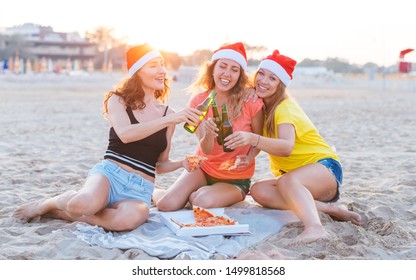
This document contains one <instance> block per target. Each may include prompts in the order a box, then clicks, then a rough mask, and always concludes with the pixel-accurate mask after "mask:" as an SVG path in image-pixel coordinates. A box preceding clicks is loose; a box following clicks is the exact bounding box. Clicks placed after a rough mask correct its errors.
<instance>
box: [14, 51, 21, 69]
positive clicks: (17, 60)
mask: <svg viewBox="0 0 416 280" xmlns="http://www.w3.org/2000/svg"><path fill="white" fill-rule="evenodd" d="M14 72H15V73H19V72H20V58H19V56H18V55H16V56H15V57H14Z"/></svg>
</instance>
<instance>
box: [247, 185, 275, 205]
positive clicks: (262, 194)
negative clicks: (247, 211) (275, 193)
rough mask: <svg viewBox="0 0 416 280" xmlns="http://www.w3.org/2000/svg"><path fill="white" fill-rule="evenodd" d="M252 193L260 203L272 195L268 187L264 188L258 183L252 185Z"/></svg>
mask: <svg viewBox="0 0 416 280" xmlns="http://www.w3.org/2000/svg"><path fill="white" fill-rule="evenodd" d="M250 195H251V197H252V198H253V199H254V200H255V201H257V202H258V203H260V204H261V203H262V202H263V201H265V200H266V199H267V198H268V197H269V196H270V194H269V192H268V191H267V190H266V188H262V187H261V184H257V183H255V184H254V185H253V186H251V189H250Z"/></svg>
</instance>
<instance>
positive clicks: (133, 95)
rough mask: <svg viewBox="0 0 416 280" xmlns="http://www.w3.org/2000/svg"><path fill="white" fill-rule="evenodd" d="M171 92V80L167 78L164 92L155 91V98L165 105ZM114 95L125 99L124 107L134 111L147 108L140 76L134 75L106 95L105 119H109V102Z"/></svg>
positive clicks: (104, 105)
mask: <svg viewBox="0 0 416 280" xmlns="http://www.w3.org/2000/svg"><path fill="white" fill-rule="evenodd" d="M169 92H170V88H169V80H168V79H167V78H165V81H164V88H163V90H155V93H154V96H155V98H156V99H158V100H160V101H162V102H163V103H165V102H166V100H167V98H168V96H169ZM112 95H118V96H120V97H121V99H123V102H124V105H125V106H126V107H130V108H131V109H132V110H136V109H140V110H142V109H144V108H145V107H146V103H145V102H144V95H145V93H144V90H143V82H142V79H141V78H140V76H139V75H138V74H134V75H133V76H131V77H129V78H126V79H124V80H123V81H121V83H120V84H119V85H118V86H117V88H116V89H115V90H112V91H110V92H108V93H107V94H106V95H105V97H104V102H103V103H104V104H103V115H104V118H105V119H107V118H108V100H109V99H110V97H111V96H112Z"/></svg>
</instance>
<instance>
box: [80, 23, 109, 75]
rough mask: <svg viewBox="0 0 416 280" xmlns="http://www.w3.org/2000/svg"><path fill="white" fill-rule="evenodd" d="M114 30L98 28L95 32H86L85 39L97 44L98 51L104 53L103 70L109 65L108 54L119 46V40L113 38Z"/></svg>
mask: <svg viewBox="0 0 416 280" xmlns="http://www.w3.org/2000/svg"><path fill="white" fill-rule="evenodd" d="M113 32H114V29H113V28H110V27H105V26H99V27H97V28H96V29H95V30H94V31H93V32H88V31H87V32H86V33H85V38H86V39H87V40H88V41H90V42H93V43H96V44H97V47H98V51H99V52H102V53H104V61H103V69H106V67H107V65H108V52H109V50H110V49H112V48H113V47H114V46H116V45H117V40H116V39H115V38H114V36H113Z"/></svg>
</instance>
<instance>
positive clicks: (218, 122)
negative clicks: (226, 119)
mask: <svg viewBox="0 0 416 280" xmlns="http://www.w3.org/2000/svg"><path fill="white" fill-rule="evenodd" d="M212 120H213V121H214V122H215V124H216V125H217V128H218V129H219V130H218V136H217V143H218V145H222V119H221V116H220V114H219V113H218V105H217V102H215V99H214V101H212Z"/></svg>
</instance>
